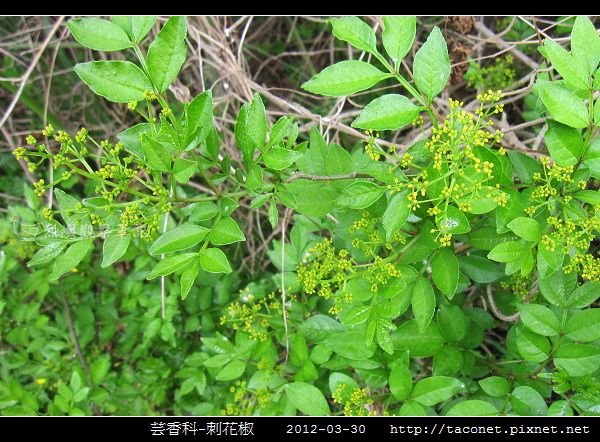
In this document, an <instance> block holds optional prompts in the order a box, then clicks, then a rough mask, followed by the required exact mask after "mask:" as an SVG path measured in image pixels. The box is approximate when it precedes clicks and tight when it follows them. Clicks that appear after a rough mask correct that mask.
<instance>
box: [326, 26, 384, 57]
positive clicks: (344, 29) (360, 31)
mask: <svg viewBox="0 0 600 442" xmlns="http://www.w3.org/2000/svg"><path fill="white" fill-rule="evenodd" d="M330 22H331V24H332V26H333V29H332V32H333V35H335V36H336V38H337V39H338V40H342V41H346V42H348V43H350V44H351V45H352V46H354V47H355V48H356V49H360V50H361V51H366V52H370V53H371V54H376V53H377V39H376V38H375V31H373V29H371V27H370V26H369V25H368V24H366V23H365V22H364V21H362V20H361V19H360V18H358V17H341V18H333V19H331V20H330Z"/></svg>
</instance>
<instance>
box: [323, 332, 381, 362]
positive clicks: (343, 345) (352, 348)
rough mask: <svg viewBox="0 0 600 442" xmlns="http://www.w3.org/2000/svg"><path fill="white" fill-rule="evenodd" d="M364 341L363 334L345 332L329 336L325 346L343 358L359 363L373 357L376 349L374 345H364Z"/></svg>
mask: <svg viewBox="0 0 600 442" xmlns="http://www.w3.org/2000/svg"><path fill="white" fill-rule="evenodd" d="M364 341H365V338H364V335H363V334H361V333H359V332H357V331H345V332H341V333H335V334H332V335H331V336H329V337H328V338H327V340H326V341H325V345H326V346H327V347H329V348H330V349H331V350H333V351H334V352H336V353H337V354H338V355H340V356H342V357H344V358H348V359H352V360H355V361H361V360H363V359H369V358H370V357H371V356H373V354H374V353H375V349H376V347H375V345H372V344H371V345H364V344H363V343H364ZM358 343H360V345H359V344H358Z"/></svg>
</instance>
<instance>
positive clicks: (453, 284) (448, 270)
mask: <svg viewBox="0 0 600 442" xmlns="http://www.w3.org/2000/svg"><path fill="white" fill-rule="evenodd" d="M458 275H459V271H458V259H457V258H456V255H455V254H454V252H453V251H451V250H450V249H449V248H448V247H442V248H441V249H439V250H438V253H437V254H436V255H435V256H434V257H433V259H432V260H431V278H432V279H433V282H434V283H435V285H436V287H437V288H438V289H440V291H441V292H442V293H443V294H444V295H446V297H447V298H448V299H452V298H453V297H454V293H456V289H457V288H458Z"/></svg>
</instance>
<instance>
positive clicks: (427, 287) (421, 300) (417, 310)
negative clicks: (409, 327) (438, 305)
mask: <svg viewBox="0 0 600 442" xmlns="http://www.w3.org/2000/svg"><path fill="white" fill-rule="evenodd" d="M411 304H412V311H413V313H414V315H415V319H416V320H417V325H418V326H419V331H420V332H422V331H423V330H425V329H426V328H427V326H428V325H429V323H430V322H431V318H433V314H434V312H435V293H434V292H433V287H432V286H431V283H430V282H429V280H428V279H427V278H424V277H422V276H419V277H417V279H416V280H415V282H414V283H413V286H412V294H411Z"/></svg>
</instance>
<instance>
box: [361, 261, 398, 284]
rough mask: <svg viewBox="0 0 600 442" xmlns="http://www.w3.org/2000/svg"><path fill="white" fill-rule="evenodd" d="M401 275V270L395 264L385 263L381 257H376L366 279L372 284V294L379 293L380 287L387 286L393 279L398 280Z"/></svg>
mask: <svg viewBox="0 0 600 442" xmlns="http://www.w3.org/2000/svg"><path fill="white" fill-rule="evenodd" d="M400 275H401V272H400V270H398V269H397V268H396V266H395V265H394V263H392V262H386V261H384V259H383V258H381V256H376V257H375V259H374V260H373V263H372V264H371V265H370V266H369V268H368V270H367V273H366V277H367V279H368V280H369V282H370V283H371V292H373V293H377V291H378V290H379V286H380V285H385V284H387V282H388V281H389V280H390V279H391V278H398V277H399V276H400Z"/></svg>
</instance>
